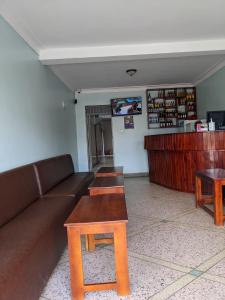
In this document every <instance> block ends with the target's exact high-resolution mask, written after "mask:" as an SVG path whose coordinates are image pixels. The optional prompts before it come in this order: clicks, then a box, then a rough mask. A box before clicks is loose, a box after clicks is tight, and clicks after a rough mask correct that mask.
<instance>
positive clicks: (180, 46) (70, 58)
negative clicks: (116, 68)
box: [39, 39, 225, 65]
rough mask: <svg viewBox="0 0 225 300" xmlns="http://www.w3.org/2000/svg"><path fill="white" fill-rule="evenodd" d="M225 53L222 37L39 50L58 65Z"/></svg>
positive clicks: (45, 61) (44, 60)
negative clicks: (216, 38)
mask: <svg viewBox="0 0 225 300" xmlns="http://www.w3.org/2000/svg"><path fill="white" fill-rule="evenodd" d="M224 53H225V39H218V40H202V41H189V42H173V43H154V44H153V43H152V44H133V45H112V46H99V47H92V46H90V47H77V48H47V49H41V50H40V51H39V59H40V61H41V62H42V63H43V64H45V65H56V64H71V63H85V62H104V61H118V60H133V59H135V60H137V59H150V58H167V57H182V56H192V55H209V54H224Z"/></svg>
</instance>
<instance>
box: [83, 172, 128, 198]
mask: <svg viewBox="0 0 225 300" xmlns="http://www.w3.org/2000/svg"><path fill="white" fill-rule="evenodd" d="M88 189H89V194H90V196H96V195H103V194H124V177H123V176H113V177H96V178H95V179H94V181H93V182H92V183H91V185H90V186H89V188H88Z"/></svg>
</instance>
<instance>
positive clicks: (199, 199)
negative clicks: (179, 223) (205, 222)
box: [195, 176, 203, 208]
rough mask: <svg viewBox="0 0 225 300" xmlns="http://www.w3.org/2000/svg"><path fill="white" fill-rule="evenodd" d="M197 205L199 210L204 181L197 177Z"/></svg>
mask: <svg viewBox="0 0 225 300" xmlns="http://www.w3.org/2000/svg"><path fill="white" fill-rule="evenodd" d="M195 204H196V208H199V207H200V206H201V204H203V203H202V180H201V178H200V177H198V176H195Z"/></svg>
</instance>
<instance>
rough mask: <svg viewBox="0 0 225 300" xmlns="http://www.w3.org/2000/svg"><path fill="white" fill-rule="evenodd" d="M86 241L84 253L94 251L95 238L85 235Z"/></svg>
mask: <svg viewBox="0 0 225 300" xmlns="http://www.w3.org/2000/svg"><path fill="white" fill-rule="evenodd" d="M85 239H86V251H95V236H94V234H87V235H86V236H85Z"/></svg>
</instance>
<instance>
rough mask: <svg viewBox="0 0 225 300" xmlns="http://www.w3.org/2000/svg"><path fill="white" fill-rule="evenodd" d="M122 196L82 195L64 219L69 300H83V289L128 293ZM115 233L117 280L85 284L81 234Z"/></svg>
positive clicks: (123, 201) (125, 220) (124, 206)
mask: <svg viewBox="0 0 225 300" xmlns="http://www.w3.org/2000/svg"><path fill="white" fill-rule="evenodd" d="M127 222H128V217H127V210H126V203H125V198H124V196H123V195H120V194H119V195H118V194H117V195H114V194H112V195H104V196H95V198H94V199H90V197H88V196H83V197H82V198H81V200H80V201H79V203H78V205H77V206H76V207H75V209H74V210H73V212H72V213H71V215H70V216H69V218H68V219H67V220H66V222H65V224H64V225H65V226H66V227H67V235H68V248H69V259H70V279H71V294H72V300H83V299H84V295H85V292H91V291H100V290H108V289H116V290H117V293H118V295H120V296H126V295H129V294H130V288H129V274H128V254H127V239H126V224H127ZM111 232H112V233H113V234H114V250H115V251H114V253H115V268H116V272H115V273H116V281H115V282H106V283H98V284H96V283H93V284H85V283H84V277H83V267H82V248H81V239H80V236H81V235H82V234H97V233H111Z"/></svg>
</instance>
